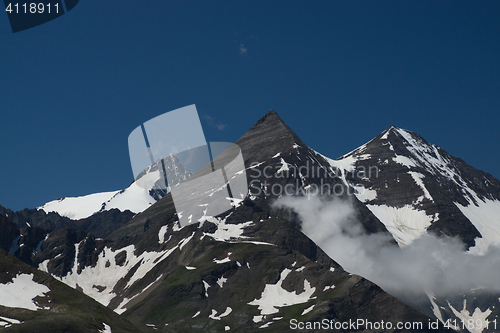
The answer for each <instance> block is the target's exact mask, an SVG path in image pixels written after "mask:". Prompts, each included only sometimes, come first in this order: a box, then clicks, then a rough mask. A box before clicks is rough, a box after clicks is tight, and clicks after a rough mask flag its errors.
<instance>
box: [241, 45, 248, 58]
mask: <svg viewBox="0 0 500 333" xmlns="http://www.w3.org/2000/svg"><path fill="white" fill-rule="evenodd" d="M240 55H242V56H248V49H247V47H246V46H245V45H244V44H243V43H240Z"/></svg>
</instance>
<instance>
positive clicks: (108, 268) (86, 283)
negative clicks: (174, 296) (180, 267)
mask: <svg viewBox="0 0 500 333" xmlns="http://www.w3.org/2000/svg"><path fill="white" fill-rule="evenodd" d="M82 242H83V241H82ZM82 242H80V243H78V244H75V259H74V263H73V268H72V270H71V271H70V272H69V273H68V274H66V275H65V276H63V277H57V276H55V278H57V279H58V280H60V281H61V282H63V283H65V284H67V285H69V286H71V287H73V288H77V286H78V287H80V288H82V290H83V292H84V293H85V294H86V295H88V296H90V297H92V298H94V299H95V300H97V301H98V302H99V303H101V304H103V305H104V306H108V305H109V302H110V301H111V300H112V299H113V298H114V297H116V296H117V295H116V293H115V292H113V288H114V286H115V285H116V283H118V281H119V280H120V279H123V278H125V276H126V275H127V274H128V273H129V272H130V271H131V270H132V268H134V267H135V266H136V265H137V266H138V268H137V269H136V270H135V271H134V274H133V275H132V276H130V277H129V278H128V280H127V283H126V285H125V287H124V289H128V288H130V287H131V286H132V285H133V284H134V283H135V282H136V281H138V280H140V279H142V278H143V277H144V276H145V275H146V274H147V273H148V272H149V271H150V270H151V269H152V268H153V267H155V266H156V265H157V264H158V263H159V262H161V261H162V260H163V259H165V258H167V257H168V256H169V255H170V254H171V253H172V252H174V251H175V250H176V249H177V248H179V244H178V245H176V246H174V247H173V248H171V249H168V250H163V251H160V252H143V253H142V254H140V255H135V254H134V250H135V246H134V245H129V246H126V247H124V248H121V249H117V250H116V251H113V250H112V249H110V248H108V247H105V248H104V249H103V250H102V252H101V253H100V254H99V257H98V260H97V262H96V264H95V266H94V267H91V266H87V267H84V268H83V269H82V271H81V272H80V274H78V266H79V264H78V260H77V258H78V254H79V247H80V245H81V243H82ZM123 251H125V252H126V258H127V259H126V261H125V263H124V264H123V265H122V266H120V265H118V264H116V261H115V256H116V255H117V254H118V253H120V252H123ZM47 264H48V261H47V260H46V261H44V262H43V263H41V264H40V265H39V267H38V269H40V270H42V271H46V272H48V267H47ZM95 286H101V287H105V288H104V289H100V290H99V289H97V288H95Z"/></svg>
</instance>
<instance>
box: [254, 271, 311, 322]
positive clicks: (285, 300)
mask: <svg viewBox="0 0 500 333" xmlns="http://www.w3.org/2000/svg"><path fill="white" fill-rule="evenodd" d="M290 272H291V270H290V269H288V268H285V269H284V270H283V271H282V272H281V274H280V279H279V281H278V282H276V284H266V286H265V287H264V291H263V292H262V295H261V297H260V298H259V299H255V300H253V301H251V302H250V303H248V304H249V305H256V306H258V307H259V310H260V311H261V315H268V314H273V313H276V312H278V311H279V309H278V308H279V307H283V306H288V305H294V304H300V303H305V302H307V301H309V300H310V299H311V296H312V294H313V293H314V291H315V290H316V288H314V287H311V285H310V283H309V281H307V280H305V279H304V291H303V292H302V293H300V294H297V293H296V292H295V291H294V292H289V291H287V290H285V289H283V287H282V283H283V281H284V280H285V278H286V277H287V276H288V274H290ZM254 321H255V318H254Z"/></svg>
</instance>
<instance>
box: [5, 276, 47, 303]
mask: <svg viewBox="0 0 500 333" xmlns="http://www.w3.org/2000/svg"><path fill="white" fill-rule="evenodd" d="M33 277H34V276H33V274H17V275H16V276H15V277H14V278H13V279H12V280H13V281H12V282H7V283H6V284H1V283H0V305H3V306H6V307H11V308H23V309H28V310H38V309H41V307H40V306H38V305H37V304H36V302H35V301H33V298H35V297H37V296H42V297H43V296H45V293H48V292H49V291H50V289H49V288H48V287H47V286H45V285H43V284H39V283H36V282H35V281H33Z"/></svg>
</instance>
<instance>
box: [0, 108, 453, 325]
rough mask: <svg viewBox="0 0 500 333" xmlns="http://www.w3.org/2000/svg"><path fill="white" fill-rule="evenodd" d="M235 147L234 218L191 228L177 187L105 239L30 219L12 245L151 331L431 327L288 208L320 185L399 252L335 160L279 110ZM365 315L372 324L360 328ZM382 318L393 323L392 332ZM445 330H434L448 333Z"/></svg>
mask: <svg viewBox="0 0 500 333" xmlns="http://www.w3.org/2000/svg"><path fill="white" fill-rule="evenodd" d="M236 144H237V145H238V147H239V148H240V149H241V152H242V155H243V157H244V162H245V170H240V171H238V172H242V171H245V172H246V175H247V176H246V177H247V181H248V184H249V193H248V194H247V195H246V197H245V194H243V197H244V198H242V199H239V200H237V199H236V198H237V196H238V195H241V194H242V193H241V191H233V189H232V192H234V193H233V196H235V197H234V198H228V200H229V201H230V202H231V206H232V208H231V209H230V210H229V211H227V212H225V213H222V214H220V215H217V216H209V215H204V216H203V217H202V218H201V219H200V221H199V222H198V223H192V224H188V225H186V226H184V227H181V225H180V222H179V216H178V213H179V214H181V213H182V212H176V210H175V205H174V202H173V200H172V195H171V193H168V194H166V195H165V196H163V197H162V198H161V199H160V200H159V201H158V202H156V203H155V204H153V205H151V206H150V207H149V208H147V209H146V210H144V211H143V212H141V213H139V214H137V215H135V216H134V217H133V218H131V220H130V221H128V222H126V223H124V224H122V225H120V226H119V227H118V228H116V229H115V231H113V232H112V233H111V234H110V235H109V236H108V237H107V238H106V239H102V238H98V237H96V236H95V235H92V234H90V233H87V232H85V231H83V230H75V229H60V230H46V229H42V228H39V227H35V226H26V225H25V226H24V227H23V228H21V229H20V230H19V236H16V235H18V232H17V231H16V230H15V228H14V229H13V230H11V232H10V234H9V235H10V238H11V240H10V239H7V240H4V243H5V244H7V245H8V244H11V247H10V249H11V253H13V254H15V255H17V256H20V254H21V252H22V251H21V249H24V248H26V250H23V251H24V252H23V253H29V254H30V256H29V259H28V258H27V255H26V256H24V257H23V258H24V260H26V261H29V262H30V263H31V265H32V266H34V267H36V268H38V269H39V270H41V271H44V272H47V273H49V274H51V275H52V276H53V277H54V278H55V279H57V280H59V281H61V282H63V283H65V284H66V285H68V286H70V287H73V288H74V289H76V290H78V291H81V292H83V293H84V294H86V295H88V296H90V297H92V298H94V299H95V300H97V301H98V302H100V303H101V304H102V305H105V306H107V307H108V308H109V309H112V310H114V311H115V313H117V314H120V315H121V317H122V318H127V319H128V320H130V321H131V322H132V323H133V324H134V325H135V326H136V327H138V329H139V330H140V331H142V332H154V331H164V332H178V331H182V332H185V331H195V330H196V331H200V330H201V331H203V332H219V331H226V330H229V331H241V332H254V331H255V332H257V331H259V332H260V331H262V330H263V329H265V330H264V331H270V332H283V331H287V330H289V329H290V328H291V325H292V324H291V323H296V324H297V325H299V322H300V323H301V324H302V325H306V324H305V323H306V322H309V324H311V323H313V322H315V321H316V322H320V321H323V320H324V319H327V321H328V323H330V324H329V325H333V326H332V327H333V328H335V325H340V326H342V325H344V327H343V328H342V327H340V328H341V329H343V330H344V331H349V332H375V331H386V332H395V331H398V332H411V331H422V330H418V329H416V328H418V327H415V326H414V327H411V325H410V326H409V327H406V328H405V327H403V328H402V329H397V328H396V324H397V323H398V322H399V323H410V324H411V323H421V324H422V325H423V326H422V327H424V328H425V329H427V328H428V325H429V323H430V321H431V320H432V319H431V318H430V317H428V316H426V315H424V314H421V313H419V312H417V311H416V310H414V309H412V308H410V307H409V306H407V305H405V304H403V303H402V302H401V301H398V300H397V299H396V298H394V297H393V296H391V295H389V294H388V293H386V292H385V291H384V290H382V289H381V288H380V287H378V286H377V285H375V284H374V283H372V282H370V281H368V280H367V279H364V278H363V277H361V276H359V275H356V274H350V273H348V272H346V271H345V270H344V269H343V268H342V267H341V266H340V265H339V264H338V263H337V262H335V261H334V260H332V259H331V258H330V257H329V256H328V255H327V254H326V253H325V252H324V251H323V250H322V249H321V248H320V247H318V245H317V244H315V243H314V242H313V241H312V240H311V239H310V238H308V237H307V236H306V235H305V234H304V233H303V232H301V229H302V227H303V223H304V221H302V220H301V218H300V215H299V214H297V213H295V212H294V211H292V210H290V209H288V208H287V207H283V206H279V204H278V203H279V202H280V200H281V198H283V197H284V194H288V192H293V193H297V195H298V196H299V197H302V198H304V199H308V198H309V197H310V196H311V195H313V194H314V190H315V189H321V190H322V191H324V192H325V193H322V194H323V196H322V199H321V200H323V201H324V203H325V204H328V203H334V204H335V203H336V202H339V203H346V204H348V205H349V207H352V209H353V210H354V211H355V218H347V219H346V221H345V226H346V228H348V227H349V226H351V225H352V226H354V227H356V228H358V229H359V230H360V231H361V232H362V233H363V234H365V235H374V236H379V235H380V236H381V237H382V238H383V240H382V241H381V242H380V245H381V246H385V247H389V248H395V249H398V246H397V242H396V240H395V239H394V238H393V236H392V235H391V233H390V232H389V231H388V229H387V228H386V227H385V225H384V224H383V223H381V222H380V221H379V219H378V218H377V217H376V216H375V215H374V214H373V213H372V212H371V211H370V209H369V208H367V207H366V205H365V204H364V203H363V202H361V201H359V200H358V199H357V198H356V197H355V196H352V195H349V188H348V186H346V184H344V182H343V180H342V179H341V178H338V177H330V176H327V174H328V172H332V171H335V170H334V168H333V167H332V166H331V165H330V163H329V160H328V159H326V158H324V157H322V156H320V155H318V154H317V153H316V152H315V151H313V150H312V149H310V148H309V147H308V146H307V145H306V144H305V143H304V142H302V140H300V138H298V137H297V135H296V134H295V133H294V132H293V131H292V130H291V129H290V128H289V127H288V126H287V125H286V124H285V123H284V122H283V121H282V120H281V119H280V118H279V116H278V115H277V114H276V113H275V112H274V111H270V112H268V113H267V114H266V115H265V116H264V117H263V118H262V119H260V120H259V121H258V122H257V123H256V124H255V125H254V126H253V127H252V128H251V129H250V130H249V131H248V132H247V133H246V134H245V135H244V136H243V137H241V138H240V139H239V140H238V141H237V142H236ZM231 156H232V154H231V152H223V153H222V154H221V155H219V156H218V157H217V158H216V159H215V160H214V165H219V166H224V165H225V163H226V162H227V161H228V160H230V159H231ZM209 172H212V169H211V168H210V167H209V166H207V167H206V168H203V169H202V170H200V171H198V172H197V173H196V174H195V175H193V176H192V178H191V180H190V182H189V183H190V184H191V185H189V186H194V187H196V182H193V180H196V179H198V178H201V177H202V176H203V175H205V174H207V173H209ZM238 172H236V173H238ZM313 172H314V174H313ZM236 173H235V174H236ZM318 174H321V175H322V176H321V177H318V176H317V175H318ZM217 190H218V189H217V188H214V189H213V190H212V191H209V192H207V193H206V195H207V196H210V195H211V194H213V193H214V192H215V191H217ZM318 200H319V199H318ZM34 228H39V229H40V230H38V229H37V230H38V231H37V232H35V231H36V230H35V229H34ZM32 229H33V231H29V230H32ZM342 232H345V233H348V230H347V229H346V230H345V231H342ZM31 234H34V235H35V236H33V237H31V236H29V235H31ZM14 237H15V238H14ZM9 240H10V243H9ZM358 318H359V319H361V318H363V320H364V322H362V323H361V322H360V324H359V325H353V324H352V321H353V320H355V319H358ZM382 320H383V321H384V323H386V325H387V323H388V322H390V323H391V326H392V325H394V326H392V327H390V328H388V327H387V326H386V327H385V328H384V329H381V328H380V323H381V321H382ZM294 321H295V322H294ZM350 321H351V323H350V324H349V322H350ZM374 323H375V325H374ZM345 324H349V327H345ZM436 324H437V323H436ZM370 325H371V326H370ZM377 325H379V326H377ZM373 326H375V327H373ZM439 326H440V328H438V329H436V330H433V332H441V331H446V330H445V329H443V328H442V325H441V324H439ZM337 328H338V327H337ZM308 331H311V332H312V331H320V329H319V328H318V327H317V326H316V327H313V328H311V329H308Z"/></svg>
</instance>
